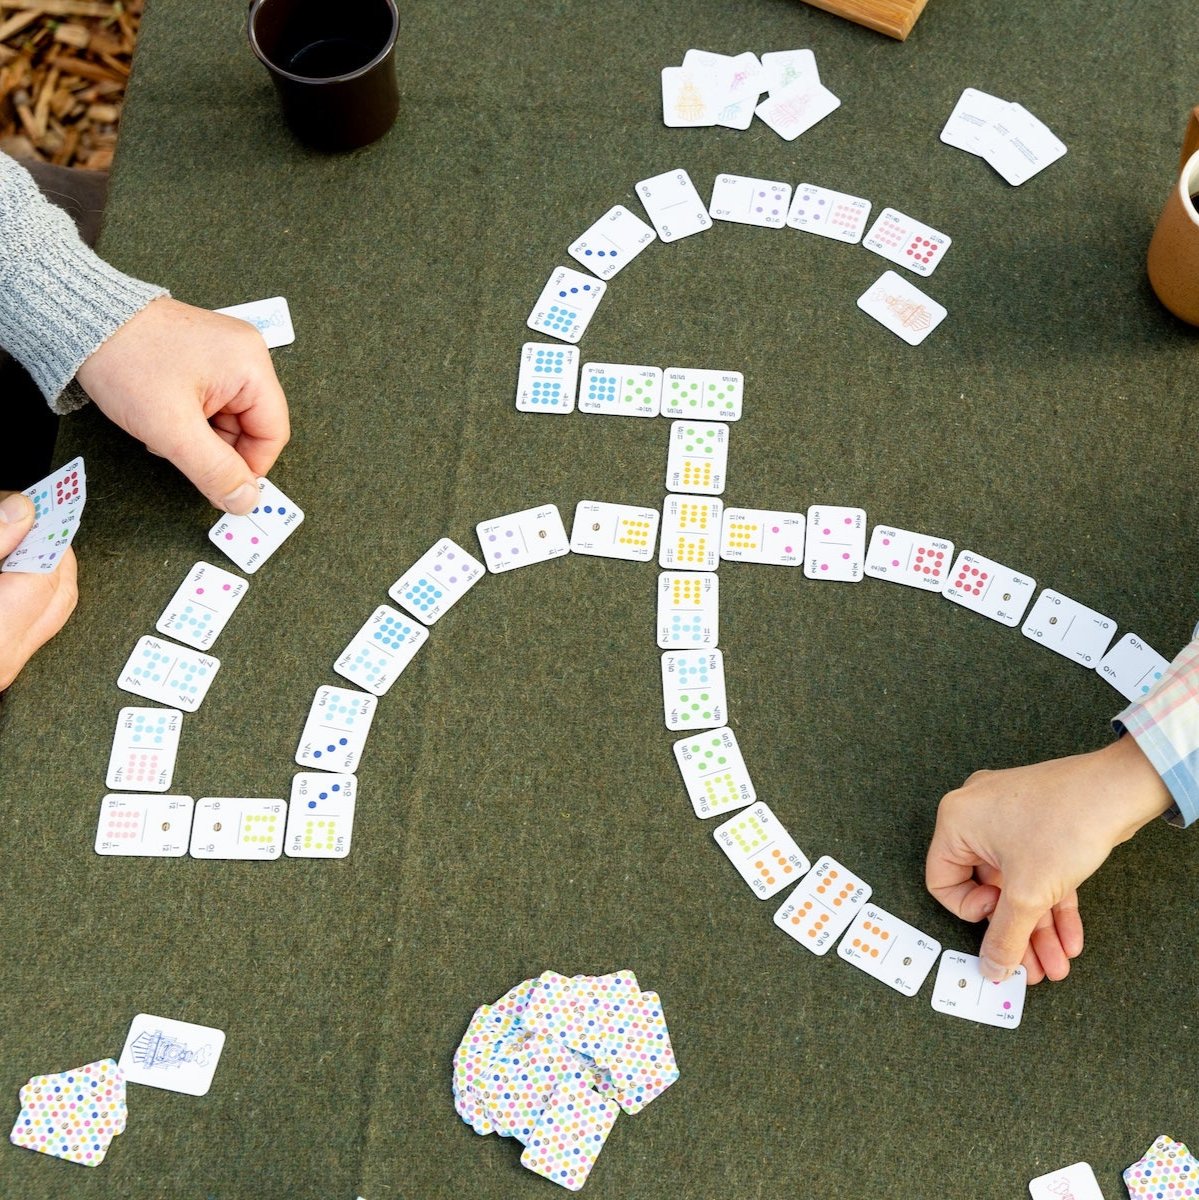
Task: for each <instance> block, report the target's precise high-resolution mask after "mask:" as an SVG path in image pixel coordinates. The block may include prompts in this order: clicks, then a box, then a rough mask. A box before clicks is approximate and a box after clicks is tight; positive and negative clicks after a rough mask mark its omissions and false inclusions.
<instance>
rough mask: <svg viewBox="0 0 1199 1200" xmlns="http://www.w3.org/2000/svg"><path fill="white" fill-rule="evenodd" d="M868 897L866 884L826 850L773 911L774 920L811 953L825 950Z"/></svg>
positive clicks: (827, 950) (868, 890)
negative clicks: (779, 906)
mask: <svg viewBox="0 0 1199 1200" xmlns="http://www.w3.org/2000/svg"><path fill="white" fill-rule="evenodd" d="M869 899H870V885H869V884H868V883H863V882H862V880H860V879H859V878H858V877H857V876H856V875H855V874H854V873H853V872H852V871H850V870H849V869H848V868H846V867H843V866H842V865H841V864H840V863H839V862H837V860H836V859H835V858H830V857H829V856H828V855H827V854H826V855H825V856H824V857H823V858H822V859H821V860H820V861H819V862H818V863H817V864H816V865H815V866H814V867H813V868H812V869H811V871H809V872H808V873H807V875H805V876H804V878H803V880H802V881H801V882H800V885H799V887H797V888H796V889H795V891H793V892H792V893H791V895H790V896H788V897H787V899H786V901H785V902H784V903H783V906H782V908H780V909H779V910H778V912H776V913H775V914H774V923H775V924H776V925H777V926H778V927H779V928H780V929H781V930H782V931H783V932H784V933H785V934H787V936H788V937H793V938H794V939H795V940H796V941H797V942H798V943H799V944H800V945H801V946H804V947H806V948H807V949H808V950H811V952H812V953H813V954H827V953H828V952H829V950H830V949H831V948H832V945H833V943H834V942H835V941H836V940H837V939H838V938H839V937H840V936H841V934H842V933H844V932H845V929H846V927H847V926H848V925H849V923H850V922H851V921H852V920H853V919H854V917H855V916H856V915H857V914H858V912H859V910H860V909H861V907H862V905H863V904H865V903H866V901H867V900H869Z"/></svg>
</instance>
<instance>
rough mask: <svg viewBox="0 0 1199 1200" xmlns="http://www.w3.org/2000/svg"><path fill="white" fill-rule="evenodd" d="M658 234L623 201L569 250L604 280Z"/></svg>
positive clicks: (626, 263) (601, 218)
mask: <svg viewBox="0 0 1199 1200" xmlns="http://www.w3.org/2000/svg"><path fill="white" fill-rule="evenodd" d="M657 240H658V235H657V234H656V233H655V232H654V231H653V229H652V228H651V227H650V226H649V225H647V224H646V223H645V222H644V221H643V220H642V219H641V218H640V217H638V216H635V215H634V214H633V213H631V212H629V210H628V209H627V208H625V206H624V205H623V204H617V205H616V206H615V207H614V208H611V209H609V210H608V211H607V212H606V213H604V215H603V216H602V217H600V219H599V220H598V221H596V223H595V224H594V225H592V226H591V228H590V229H588V230H587V232H586V233H585V234H583V236H582V237H581V238H579V240H578V241H577V242H575V243H574V245H572V246H571V247H570V249H569V250H568V251H567V253H568V254H569V255H570V257H571V258H573V259H574V260H575V261H576V262H580V263H582V264H583V266H585V267H586V268H587V270H589V271H591V272H592V273H593V274H595V275H598V276H599V277H600V278H601V279H611V278H612V276H613V275H615V274H616V272H617V271H619V270H620V269H621V268H622V267H625V266H628V264H629V263H631V262H632V261H633V259H635V258H636V257H637V255H638V254H640V253H641V251H642V250H644V249H645V248H646V246H648V245H649V244H650V242H656V241H657Z"/></svg>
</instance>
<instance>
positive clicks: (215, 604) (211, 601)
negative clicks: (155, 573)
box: [154, 562, 250, 650]
mask: <svg viewBox="0 0 1199 1200" xmlns="http://www.w3.org/2000/svg"><path fill="white" fill-rule="evenodd" d="M249 586H250V585H249V584H248V583H247V582H246V581H245V580H244V579H242V577H241V576H240V575H234V574H233V572H232V571H223V570H222V569H221V568H220V567H214V566H213V565H212V563H206V562H198V563H196V565H195V566H194V567H192V569H191V570H190V571H189V572H188V573H187V578H186V579H185V580H184V581H183V582H182V583H181V584H180V585H179V588H178V590H177V591H176V592H175V594H174V595H173V596H172V597H171V599H170V602H169V603H168V604H167V606H166V608H164V609H163V611H162V616H161V617H159V618H158V624H157V625H155V626H154V628H155V629H157V630H158V632H159V633H165V634H166V635H167V636H168V637H173V638H175V639H176V640H177V641H180V642H183V643H184V644H185V645H188V646H195V648H196V649H197V650H208V649H209V648H210V647H211V646H212V643H213V642H215V641H216V639H217V634H219V633H220V632H221V630H222V629H224V628H225V626H226V625H227V624H228V622H229V618H230V617H231V616H233V612H234V610H235V609H236V608H237V606H238V605H239V604H240V603H241V602H242V598H243V597H244V596H245V594H246V591H247V589H248V588H249Z"/></svg>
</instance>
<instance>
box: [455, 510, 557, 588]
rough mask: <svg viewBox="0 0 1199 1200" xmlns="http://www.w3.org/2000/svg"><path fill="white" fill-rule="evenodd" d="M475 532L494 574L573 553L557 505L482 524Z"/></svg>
mask: <svg viewBox="0 0 1199 1200" xmlns="http://www.w3.org/2000/svg"><path fill="white" fill-rule="evenodd" d="M475 532H476V533H477V534H478V537H479V545H480V547H482V550H483V562H484V563H485V564H486V566H487V569H488V570H489V571H490V572H491V573H492V574H493V575H498V574H500V572H502V571H515V570H516V568H517V567H528V566H531V565H532V564H533V563H539V562H546V561H547V560H549V559H551V558H558V557H559V556H560V555H563V554H568V553H569V552H570V540H569V539H568V538H567V536H566V529H565V527H564V526H563V524H562V517H561V514H560V513H559V512H558V507H557V505H554V504H543V505H541V506H540V507H539V508H526V509H524V510H523V511H522V512H516V513H509V514H508V516H506V517H496V518H495V519H494V520H492V521H480V522H479V524H478V525H476V526H475Z"/></svg>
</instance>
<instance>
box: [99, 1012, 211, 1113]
mask: <svg viewBox="0 0 1199 1200" xmlns="http://www.w3.org/2000/svg"><path fill="white" fill-rule="evenodd" d="M224 1045H225V1034H224V1032H223V1031H222V1030H220V1029H210V1028H209V1027H208V1026H207V1025H192V1024H189V1023H188V1022H187V1021H172V1020H171V1019H170V1017H154V1016H151V1015H150V1014H149V1013H138V1014H137V1016H136V1017H134V1018H133V1024H132V1025H130V1026H129V1035H128V1036H127V1037H126V1038H125V1048H124V1049H123V1050H122V1051H121V1061H120V1064H119V1065H120V1068H121V1070H122V1071H123V1072H124V1074H125V1082H126V1083H141V1084H145V1086H146V1087H154V1088H162V1089H163V1090H164V1091H167V1092H183V1093H184V1094H185V1095H187V1096H206V1095H208V1089H209V1088H210V1087H212V1077H213V1075H214V1074H215V1073H216V1065H217V1063H218V1062H220V1060H221V1050H222V1049H223V1048H224Z"/></svg>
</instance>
